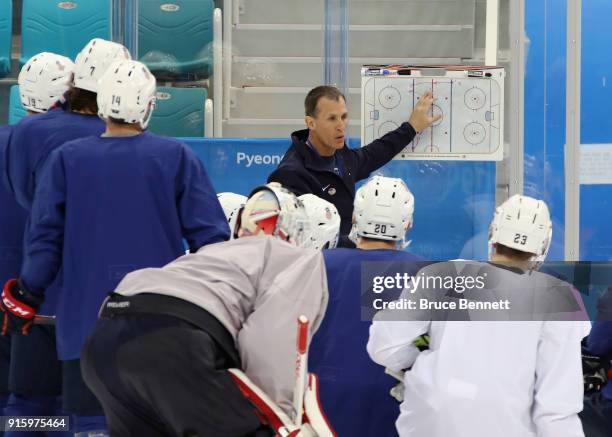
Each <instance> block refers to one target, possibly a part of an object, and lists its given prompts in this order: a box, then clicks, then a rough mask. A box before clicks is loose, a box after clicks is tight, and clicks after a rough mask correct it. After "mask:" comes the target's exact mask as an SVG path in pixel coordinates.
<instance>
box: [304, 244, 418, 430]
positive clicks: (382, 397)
mask: <svg viewBox="0 0 612 437" xmlns="http://www.w3.org/2000/svg"><path fill="white" fill-rule="evenodd" d="M323 255H324V257H325V267H326V269H327V284H328V287H329V303H328V306H327V311H326V313H325V318H324V319H323V323H322V324H321V327H320V328H319V330H318V331H317V333H316V334H315V336H314V337H313V339H312V343H311V345H310V349H309V355H308V368H309V371H311V372H313V373H315V374H317V375H318V376H319V378H320V383H321V384H320V385H321V394H320V396H321V402H322V404H323V408H324V410H325V413H326V415H327V417H328V419H329V420H330V422H331V424H332V425H333V427H334V429H335V431H336V432H337V434H338V435H339V436H359V437H368V436H371V437H378V436H384V437H392V436H397V431H396V430H395V421H396V419H397V417H398V415H399V402H397V401H396V400H395V399H393V398H392V397H391V396H390V395H389V390H390V389H391V388H392V387H393V386H395V385H396V384H397V383H398V382H397V381H396V380H395V379H393V378H392V377H390V376H388V375H386V374H385V372H384V370H385V369H384V368H383V367H381V366H379V365H378V364H376V363H374V362H373V361H372V360H371V359H370V357H369V356H368V353H367V351H366V345H367V343H368V336H369V329H370V325H371V322H370V321H368V320H371V317H372V316H373V313H372V312H370V311H368V309H371V308H372V293H371V291H370V287H366V286H364V288H363V290H362V285H363V284H362V283H361V280H362V278H364V277H365V276H367V274H368V273H376V274H377V275H378V274H382V275H388V276H393V275H395V274H396V273H402V274H403V273H404V272H405V273H407V274H409V275H415V274H416V273H417V271H418V270H419V268H420V267H423V266H424V265H425V262H424V261H423V259H421V258H419V257H418V256H416V255H414V254H411V253H409V252H404V251H399V250H386V249H379V250H360V249H346V248H341V249H331V250H324V251H323ZM367 262H371V263H375V264H370V266H375V267H372V268H369V267H368V264H367ZM362 275H363V276H362ZM362 291H363V292H364V293H363V295H362ZM400 292H401V289H397V290H394V291H390V293H391V294H387V295H386V296H385V300H394V299H397V298H398V297H399V294H400ZM378 296H382V294H381V295H378Z"/></svg>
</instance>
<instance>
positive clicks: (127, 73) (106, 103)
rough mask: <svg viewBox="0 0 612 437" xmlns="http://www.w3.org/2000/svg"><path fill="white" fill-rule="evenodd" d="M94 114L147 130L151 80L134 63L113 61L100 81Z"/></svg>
mask: <svg viewBox="0 0 612 437" xmlns="http://www.w3.org/2000/svg"><path fill="white" fill-rule="evenodd" d="M98 86H99V90H98V115H99V116H100V117H102V118H108V117H112V118H116V119H119V120H123V121H124V122H126V123H139V124H140V127H141V128H143V129H146V128H147V125H148V124H149V120H150V119H151V115H152V114H153V109H154V108H155V77H154V76H153V75H152V74H151V72H150V71H149V69H148V68H147V66H146V65H144V64H143V63H141V62H138V61H130V60H128V61H117V62H114V63H113V64H112V65H111V66H110V67H109V69H108V70H107V71H106V73H104V75H103V76H102V77H101V78H100V82H99V84H98Z"/></svg>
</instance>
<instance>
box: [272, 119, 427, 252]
mask: <svg viewBox="0 0 612 437" xmlns="http://www.w3.org/2000/svg"><path fill="white" fill-rule="evenodd" d="M415 135H416V132H415V130H414V129H413V128H412V126H410V124H408V123H404V124H402V125H401V126H400V127H399V128H397V129H396V130H394V131H392V132H389V133H388V134H386V135H384V136H383V137H381V138H379V139H377V140H374V141H373V142H372V143H371V144H368V145H367V146H365V147H361V148H359V149H349V148H348V146H347V145H346V144H345V145H344V147H343V148H342V149H340V150H338V151H336V153H335V156H334V157H333V158H324V157H321V156H319V154H318V153H317V152H315V151H314V150H312V149H311V148H310V147H308V146H307V145H306V140H307V139H308V129H304V130H300V131H297V132H294V133H293V134H292V135H291V140H292V143H293V144H292V145H291V147H289V150H287V152H286V153H285V156H284V157H283V159H282V161H281V162H280V164H279V165H278V168H277V169H276V170H274V171H273V172H272V174H270V176H268V182H279V183H280V184H281V185H283V186H284V187H286V188H288V189H289V190H291V191H293V192H294V193H295V194H296V195H298V196H301V195H302V194H306V193H312V194H316V195H317V196H319V197H321V198H323V199H325V200H327V201H328V202H331V203H333V204H334V205H335V206H336V208H338V213H339V214H340V218H341V220H342V221H341V224H340V235H341V236H346V235H348V233H349V232H350V231H351V222H352V220H353V199H354V198H355V182H357V181H360V180H362V179H366V178H367V177H369V176H370V173H371V172H373V171H374V170H377V169H379V168H380V167H382V166H383V165H385V164H386V163H387V162H389V161H390V160H391V159H393V157H394V156H395V155H397V154H398V153H399V152H401V151H402V150H403V149H404V147H406V146H407V145H408V144H409V143H410V142H411V141H412V139H413V138H414V136H415ZM329 159H334V160H335V161H336V162H335V164H337V166H338V167H339V170H340V171H339V173H340V175H338V174H336V173H335V172H334V171H333V168H330V163H329V162H328V161H329ZM344 240H345V239H344Z"/></svg>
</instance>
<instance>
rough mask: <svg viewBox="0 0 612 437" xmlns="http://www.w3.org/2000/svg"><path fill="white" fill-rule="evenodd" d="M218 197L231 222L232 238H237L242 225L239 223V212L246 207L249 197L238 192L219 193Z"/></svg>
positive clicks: (229, 222)
mask: <svg viewBox="0 0 612 437" xmlns="http://www.w3.org/2000/svg"><path fill="white" fill-rule="evenodd" d="M217 199H219V203H220V204H221V208H223V213H224V214H225V218H226V219H227V223H228V224H229V228H230V231H231V235H230V240H233V239H234V238H236V235H237V233H238V228H239V226H240V224H239V223H238V218H239V213H240V210H241V209H242V208H243V207H244V204H245V203H246V201H247V197H246V196H243V195H242V194H236V193H219V194H217Z"/></svg>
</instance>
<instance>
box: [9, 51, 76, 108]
mask: <svg viewBox="0 0 612 437" xmlns="http://www.w3.org/2000/svg"><path fill="white" fill-rule="evenodd" d="M73 71H74V64H73V63H72V61H71V60H70V59H68V58H67V57H65V56H60V55H56V54H55V53H49V52H42V53H39V54H37V55H34V56H32V57H31V58H30V59H28V62H26V63H25V65H24V66H23V67H22V68H21V71H20V72H19V78H18V79H17V82H18V83H19V97H20V98H21V104H22V105H23V106H24V108H26V109H27V110H28V111H32V112H46V111H48V110H49V109H50V108H51V107H52V106H53V105H55V104H56V103H57V102H60V103H63V102H64V93H65V92H66V91H68V90H69V89H70V86H71V84H72V73H73Z"/></svg>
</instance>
